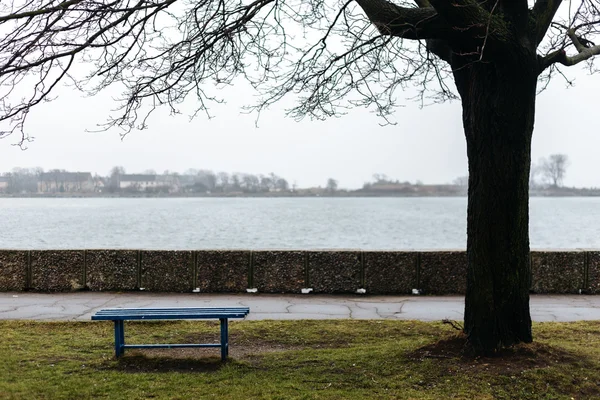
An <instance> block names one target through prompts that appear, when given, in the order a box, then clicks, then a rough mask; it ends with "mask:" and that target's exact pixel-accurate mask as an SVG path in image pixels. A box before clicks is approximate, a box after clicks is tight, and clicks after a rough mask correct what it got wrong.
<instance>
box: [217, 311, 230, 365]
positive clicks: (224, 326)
mask: <svg viewBox="0 0 600 400" xmlns="http://www.w3.org/2000/svg"><path fill="white" fill-rule="evenodd" d="M219 320H220V321H221V361H225V360H227V356H228V355H229V320H228V319H227V318H220V319H219Z"/></svg>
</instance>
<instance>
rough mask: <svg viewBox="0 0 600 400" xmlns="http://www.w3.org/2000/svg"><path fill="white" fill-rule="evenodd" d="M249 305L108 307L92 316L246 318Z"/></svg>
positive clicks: (145, 318) (109, 318) (115, 319)
mask: <svg viewBox="0 0 600 400" xmlns="http://www.w3.org/2000/svg"><path fill="white" fill-rule="evenodd" d="M249 312H250V309H249V308H248V307H177V308H172V307H169V308H166V307H165V308H107V309H103V310H100V311H98V312H97V313H96V314H94V315H93V316H92V320H97V321H106V320H112V321H125V320H142V319H144V320H149V319H154V320H159V319H221V318H244V317H245V316H246V315H248V313H249Z"/></svg>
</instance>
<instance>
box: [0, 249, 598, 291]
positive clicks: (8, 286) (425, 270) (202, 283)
mask: <svg viewBox="0 0 600 400" xmlns="http://www.w3.org/2000/svg"><path fill="white" fill-rule="evenodd" d="M466 263H467V258H466V252H465V251H464V250H462V251H461V250H442V251H361V250H331V251H310V250H307V251H305V250H273V251H271V250H260V251H257V250H252V251H251V250H199V251H189V250H181V251H163V250H30V251H28V250H0V291H5V292H6V291H24V290H34V291H43V292H56V291H76V290H92V291H133V290H147V291H153V292H199V293H218V292H230V293H236V292H246V291H247V290H251V291H257V292H258V293H302V292H311V293H332V294H333V293H363V292H364V293H366V294H396V295H402V294H411V293H413V290H414V289H417V290H419V292H420V293H422V294H436V295H438V294H464V292H465V287H466V267H467V266H466ZM531 278H532V279H531V282H532V283H531V292H532V293H564V294H567V293H587V294H600V250H572V251H563V250H560V251H559V250H556V251H555V250H548V251H541V250H534V251H532V252H531Z"/></svg>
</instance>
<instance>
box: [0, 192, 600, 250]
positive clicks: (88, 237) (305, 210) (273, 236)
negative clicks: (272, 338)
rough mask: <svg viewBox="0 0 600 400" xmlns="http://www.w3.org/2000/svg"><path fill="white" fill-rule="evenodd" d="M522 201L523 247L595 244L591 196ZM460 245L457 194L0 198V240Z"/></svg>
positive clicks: (126, 244)
mask: <svg viewBox="0 0 600 400" xmlns="http://www.w3.org/2000/svg"><path fill="white" fill-rule="evenodd" d="M530 207H531V213H530V214H531V224H530V225H531V226H530V232H531V235H530V236H531V247H532V248H600V198H532V199H531V200H530ZM465 247H466V199H465V198H276V199H275V198H259V199H256V198H228V199H221V198H195V199H189V198H186V199H138V198H134V199H130V198H123V199H103V198H95V199H6V198H4V199H0V248H3V249H8V248H12V249H85V248H87V249H91V248H135V249H274V248H276V249H324V248H329V249H339V248H352V249H365V250H367V249H380V250H383V249H444V248H446V249H447V248H465Z"/></svg>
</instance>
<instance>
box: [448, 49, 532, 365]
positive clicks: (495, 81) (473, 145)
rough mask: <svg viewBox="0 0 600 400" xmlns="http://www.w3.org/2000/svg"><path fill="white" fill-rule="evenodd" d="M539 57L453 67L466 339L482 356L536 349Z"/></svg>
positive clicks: (526, 55)
mask: <svg viewBox="0 0 600 400" xmlns="http://www.w3.org/2000/svg"><path fill="white" fill-rule="evenodd" d="M537 65H538V64H537V62H536V56H535V53H534V52H531V53H529V52H524V53H521V54H518V55H517V54H515V55H514V57H506V58H505V59H503V60H502V61H501V62H500V61H498V60H495V61H494V62H490V63H487V62H485V61H482V62H474V63H469V64H465V65H453V68H454V71H455V72H454V75H455V79H456V84H457V88H458V91H459V93H460V95H461V99H462V106H463V124H464V131H465V136H466V141H467V155H468V159H469V192H468V211H467V259H468V272H467V293H466V298H465V321H464V322H465V324H464V331H465V333H466V334H467V335H468V342H469V345H470V347H471V348H472V349H473V350H474V351H475V352H476V353H477V354H490V353H494V352H496V351H497V350H498V349H499V348H501V347H503V346H510V345H513V344H516V343H520V342H526V343H528V342H531V341H532V334H531V317H530V314H529V288H530V282H531V268H530V264H529V171H530V165H531V138H532V133H533V124H534V115H535V95H536V81H537V74H538V70H537V69H538V67H537Z"/></svg>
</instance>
